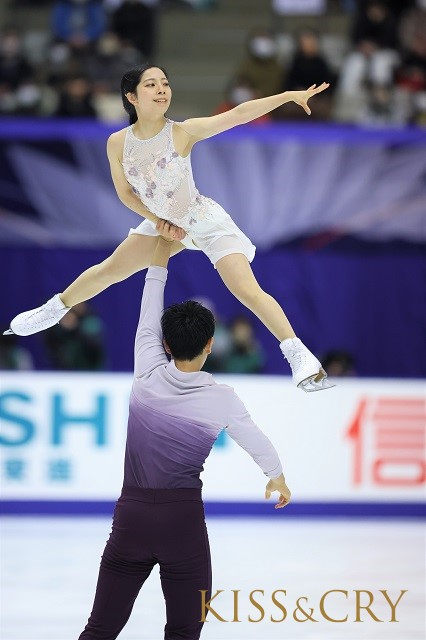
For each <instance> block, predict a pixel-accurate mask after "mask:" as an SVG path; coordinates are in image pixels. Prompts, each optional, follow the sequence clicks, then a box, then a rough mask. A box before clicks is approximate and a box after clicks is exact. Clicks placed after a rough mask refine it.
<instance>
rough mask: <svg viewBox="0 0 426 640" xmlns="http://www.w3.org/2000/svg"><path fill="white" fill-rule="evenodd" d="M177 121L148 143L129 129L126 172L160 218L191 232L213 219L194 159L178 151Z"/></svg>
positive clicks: (124, 162)
mask: <svg viewBox="0 0 426 640" xmlns="http://www.w3.org/2000/svg"><path fill="white" fill-rule="evenodd" d="M172 128H173V121H172V120H169V119H167V120H166V124H165V125H164V127H163V129H162V130H161V131H160V132H159V133H157V135H155V136H153V137H152V138H149V139H148V140H140V139H139V138H136V136H135V135H134V133H133V130H132V127H131V126H130V127H128V129H127V132H126V137H125V141H124V151H123V170H124V174H125V176H126V179H127V181H128V182H129V184H130V185H131V186H132V189H133V191H134V192H135V194H136V195H137V196H138V197H139V198H140V199H141V200H142V202H143V203H144V204H145V205H146V207H147V208H148V209H149V210H150V211H151V212H152V213H154V214H155V215H157V216H158V217H160V218H163V219H166V220H170V221H171V222H174V223H175V224H176V225H178V226H180V227H182V228H183V229H185V230H190V229H191V228H192V227H193V225H195V226H196V225H197V223H198V222H200V221H201V220H206V218H208V217H210V215H211V214H210V213H209V208H211V207H209V203H212V201H211V200H210V199H209V198H205V197H203V196H201V195H200V194H199V192H198V190H197V188H196V187H195V183H194V178H193V175H192V167H191V158H190V155H188V156H187V157H186V158H183V157H182V156H180V155H179V154H178V153H177V151H176V150H175V148H174V144H173V136H172Z"/></svg>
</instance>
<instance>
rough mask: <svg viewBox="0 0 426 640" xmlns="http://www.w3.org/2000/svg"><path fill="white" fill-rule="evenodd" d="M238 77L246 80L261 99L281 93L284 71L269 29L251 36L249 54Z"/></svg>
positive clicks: (237, 73)
mask: <svg viewBox="0 0 426 640" xmlns="http://www.w3.org/2000/svg"><path fill="white" fill-rule="evenodd" d="M236 75H237V76H238V77H243V78H246V79H247V80H248V81H249V82H250V84H251V86H252V87H253V88H254V90H255V91H256V94H257V96H259V97H260V98H263V97H265V96H271V95H273V94H275V93H278V92H279V90H280V85H281V76H282V69H281V66H280V64H279V62H278V58H277V46H276V42H275V39H274V37H273V35H272V33H271V31H270V30H269V29H263V28H258V29H255V30H254V31H252V32H251V33H250V34H249V37H248V39H247V54H246V57H245V59H244V60H243V62H242V63H241V65H240V66H239V68H238V70H237V72H236Z"/></svg>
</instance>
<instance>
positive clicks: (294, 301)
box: [0, 240, 426, 377]
mask: <svg viewBox="0 0 426 640" xmlns="http://www.w3.org/2000/svg"><path fill="white" fill-rule="evenodd" d="M112 249H113V247H111V249H108V250H107V249H69V248H67V249H61V248H55V249H44V248H36V247H31V248H29V247H23V248H18V247H14V248H12V247H3V248H0V269H1V274H2V287H1V289H2V305H1V310H0V324H1V325H2V326H7V325H8V323H9V321H10V319H11V318H12V317H13V316H14V315H15V314H16V313H18V312H20V311H22V310H24V309H29V308H31V307H34V306H38V305H39V304H41V303H42V302H44V301H45V300H46V299H47V298H49V297H50V296H51V295H52V294H53V293H55V292H57V291H61V290H63V289H64V288H65V286H66V285H67V284H68V283H69V282H70V281H71V280H73V279H74V278H75V277H76V276H77V275H78V274H79V273H80V272H81V271H82V270H84V269H85V268H87V267H89V266H91V265H92V264H95V263H97V262H99V261H101V260H103V259H104V258H106V257H107V256H108V255H109V253H110V251H111V250H112ZM422 249H423V247H422V246H421V245H412V244H405V243H397V244H395V243H394V244H389V243H386V244H380V243H365V242H359V241H349V240H341V241H337V242H335V243H332V244H329V245H328V246H327V247H326V248H323V249H320V250H312V249H311V248H309V246H307V245H306V243H303V242H302V243H295V244H294V245H292V246H285V247H281V248H275V249H273V250H270V251H268V252H261V251H258V253H257V255H256V258H255V260H254V262H253V269H254V272H255V274H256V276H257V278H258V280H259V282H260V283H261V285H262V286H263V288H264V289H265V290H267V291H268V292H269V293H271V294H272V295H274V296H275V297H276V298H277V299H278V300H279V301H280V303H281V304H282V305H283V306H284V309H285V310H286V312H287V314H288V316H289V318H290V320H291V322H292V323H293V325H294V327H295V329H296V331H297V333H298V335H299V336H300V337H301V339H302V340H304V341H305V342H306V344H308V345H309V347H310V348H311V349H312V350H313V351H314V352H315V353H317V354H318V355H320V356H321V354H323V353H324V352H326V351H328V350H330V349H336V348H338V349H344V350H346V351H349V352H350V353H352V354H353V355H354V357H355V363H356V370H357V373H358V375H360V376H385V377H386V376H392V377H422V376H425V375H426V358H425V328H426V300H425V295H424V294H425V283H426V259H425V256H424V252H423V251H422ZM144 277H145V272H142V273H140V274H136V275H135V276H133V277H132V278H130V279H129V280H128V281H125V282H122V283H120V284H117V285H115V286H114V287H111V288H110V289H108V290H107V291H105V292H103V293H102V294H100V295H99V296H97V297H96V298H94V299H93V301H92V303H91V304H92V306H93V308H94V309H95V310H96V311H97V312H98V313H99V314H100V316H101V317H102V320H103V322H104V324H105V336H106V344H107V352H108V363H107V367H108V368H109V369H111V370H114V371H124V370H130V369H131V368H132V366H133V354H132V350H133V339H134V333H135V329H136V324H137V320H138V315H139V305H140V298H141V293H142V288H143V283H144ZM200 296H203V297H208V298H210V299H211V300H213V302H214V305H215V307H216V309H217V312H218V313H219V315H220V316H222V317H223V318H224V319H225V320H228V319H231V318H232V317H233V316H236V315H238V314H240V313H241V311H243V307H242V306H241V305H240V303H239V302H237V301H236V300H235V299H234V298H233V296H232V295H231V294H230V293H229V292H228V291H227V290H226V289H225V286H224V285H223V284H222V282H221V280H220V278H219V276H218V274H217V272H216V271H215V270H214V269H213V268H212V266H211V264H210V262H209V261H208V259H207V258H206V257H205V256H204V255H202V254H199V253H198V252H197V253H195V252H189V251H184V252H182V254H180V255H178V256H176V257H175V258H173V259H172V261H171V263H170V270H169V282H168V285H167V290H166V304H170V303H171V302H176V301H181V300H184V299H188V298H193V297H200ZM253 321H254V323H255V327H256V333H257V335H258V337H259V339H260V341H261V342H262V345H263V346H264V348H265V350H266V353H267V365H266V367H265V372H266V373H276V374H288V373H289V369H288V366H287V364H286V363H284V362H283V359H282V356H281V354H280V352H279V349H278V346H277V342H276V340H275V339H274V338H273V337H272V336H271V335H270V334H269V333H268V332H267V331H266V330H265V329H264V328H263V326H262V325H261V323H260V322H259V321H258V320H257V319H256V318H254V316H253ZM21 341H22V344H23V345H25V346H27V347H28V348H29V349H30V350H31V351H32V353H33V354H34V356H35V358H36V363H37V367H38V368H41V369H47V368H49V365H48V362H47V360H46V358H45V355H44V346H43V334H39V335H36V336H31V337H28V338H22V339H21Z"/></svg>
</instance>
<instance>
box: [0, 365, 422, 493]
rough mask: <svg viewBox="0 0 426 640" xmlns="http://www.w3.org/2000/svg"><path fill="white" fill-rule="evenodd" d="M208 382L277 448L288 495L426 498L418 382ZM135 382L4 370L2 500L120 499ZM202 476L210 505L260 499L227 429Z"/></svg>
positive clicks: (253, 472) (260, 483)
mask: <svg viewBox="0 0 426 640" xmlns="http://www.w3.org/2000/svg"><path fill="white" fill-rule="evenodd" d="M215 379H216V381H217V382H224V383H226V384H229V385H231V386H232V387H234V388H235V390H236V391H237V393H238V394H239V395H240V397H241V398H242V400H243V401H244V403H245V404H246V406H247V408H248V410H249V411H250V413H251V415H252V417H253V419H254V420H255V421H256V422H257V423H258V425H259V426H260V427H261V429H262V430H263V431H264V432H265V433H266V435H267V436H268V437H269V438H270V439H271V441H272V442H273V444H274V445H275V447H276V449H277V450H278V452H279V454H280V457H281V460H282V463H283V467H284V473H285V475H286V479H287V483H288V485H289V487H290V488H291V490H292V494H293V495H292V500H293V501H294V502H297V501H301V502H303V501H309V502H377V503H392V502H395V503H404V502H407V503H410V502H412V503H420V502H422V501H423V500H424V497H425V464H426V463H425V425H426V384H425V383H424V382H422V381H416V380H371V379H369V380H366V379H362V380H358V379H344V380H338V381H337V383H338V386H337V387H336V388H335V389H332V390H330V391H326V392H323V393H312V394H305V393H302V392H301V391H299V390H297V389H295V388H294V386H293V385H292V383H291V381H290V378H288V377H275V376H272V377H269V376H223V375H222V376H219V375H217V376H215ZM131 384H132V376H131V375H129V374H98V373H90V374H81V373H78V374H77V373H74V374H68V373H40V372H38V373H22V372H19V373H5V372H2V375H1V381H0V456H1V459H0V474H1V497H2V499H3V500H6V501H32V500H34V501H35V500H37V501H39V500H46V501H49V500H55V501H68V500H76V501H89V500H91V501H114V500H116V499H117V497H118V495H119V493H120V489H121V484H122V473H123V456H124V446H125V438H126V427H127V412H128V397H129V392H130V388H131ZM201 477H202V480H203V483H204V486H203V496H204V499H205V500H206V502H208V501H216V502H262V501H264V497H263V494H264V487H265V484H266V477H265V476H264V475H263V473H262V471H261V470H260V469H259V467H257V465H256V464H255V463H254V462H253V460H252V459H251V458H250V457H249V456H248V454H247V453H245V451H243V450H242V449H241V448H240V447H239V446H238V445H236V444H235V443H234V442H233V441H232V440H231V439H230V438H229V437H228V436H226V435H224V434H222V435H221V436H220V437H219V439H218V441H217V443H216V444H215V446H214V447H213V451H212V453H211V455H210V456H209V458H208V459H207V462H206V464H205V471H204V473H203V474H202V476H201Z"/></svg>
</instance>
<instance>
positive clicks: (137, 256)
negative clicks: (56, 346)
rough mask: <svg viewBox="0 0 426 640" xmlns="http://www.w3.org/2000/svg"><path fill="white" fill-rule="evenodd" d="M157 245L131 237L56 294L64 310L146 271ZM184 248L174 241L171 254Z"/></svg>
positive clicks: (151, 239) (150, 238)
mask: <svg viewBox="0 0 426 640" xmlns="http://www.w3.org/2000/svg"><path fill="white" fill-rule="evenodd" d="M157 242H158V236H143V235H141V234H137V233H133V234H131V235H130V236H128V237H127V238H126V239H125V240H124V241H123V242H122V243H121V244H120V245H119V246H118V247H117V249H116V250H115V251H114V253H112V254H111V255H110V256H109V258H107V259H106V260H104V261H103V262H100V263H99V264H95V265H94V266H93V267H90V268H89V269H87V270H86V271H84V272H83V273H82V274H81V275H80V276H78V278H77V279H76V280H74V282H73V283H72V284H70V285H69V287H67V288H66V289H65V291H64V292H63V293H61V294H59V296H60V298H61V300H62V302H63V303H64V305H65V306H66V307H73V306H74V305H76V304H78V303H79V302H84V301H85V300H89V299H90V298H93V297H94V296H96V295H97V294H98V293H100V292H101V291H103V290H104V289H107V288H108V287H109V286H111V285H112V284H115V283H116V282H121V281H122V280H126V278H129V277H130V276H131V275H133V274H134V273H137V272H138V271H142V269H146V268H147V267H148V266H149V264H150V262H151V257H152V254H153V253H154V249H155V247H156V246H157ZM184 248H185V247H184V246H183V244H181V243H180V242H174V243H173V247H172V251H171V255H172V256H173V255H176V253H179V251H182V249H184Z"/></svg>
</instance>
